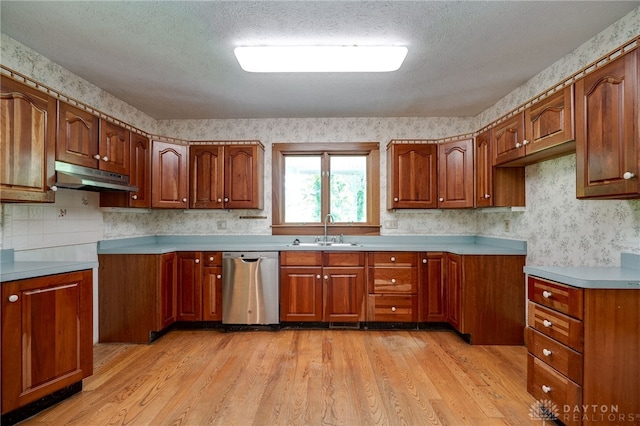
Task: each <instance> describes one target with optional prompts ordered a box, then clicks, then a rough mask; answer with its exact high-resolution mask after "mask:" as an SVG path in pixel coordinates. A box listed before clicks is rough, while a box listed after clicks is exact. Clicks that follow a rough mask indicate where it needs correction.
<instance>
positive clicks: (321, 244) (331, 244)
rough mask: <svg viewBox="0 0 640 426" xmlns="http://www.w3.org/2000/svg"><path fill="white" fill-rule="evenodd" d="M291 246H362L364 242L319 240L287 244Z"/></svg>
mask: <svg viewBox="0 0 640 426" xmlns="http://www.w3.org/2000/svg"><path fill="white" fill-rule="evenodd" d="M287 245H288V246H289V247H360V246H361V245H362V244H358V243H335V242H332V241H327V242H326V243H325V242H324V241H317V242H315V243H297V244H287Z"/></svg>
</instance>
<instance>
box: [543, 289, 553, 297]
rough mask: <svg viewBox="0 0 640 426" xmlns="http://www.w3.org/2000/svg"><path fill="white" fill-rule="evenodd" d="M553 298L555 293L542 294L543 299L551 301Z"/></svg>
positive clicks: (546, 292) (544, 292)
mask: <svg viewBox="0 0 640 426" xmlns="http://www.w3.org/2000/svg"><path fill="white" fill-rule="evenodd" d="M551 296H553V293H551V292H550V291H547V290H545V291H543V292H542V297H544V298H545V299H551Z"/></svg>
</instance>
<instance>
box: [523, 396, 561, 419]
mask: <svg viewBox="0 0 640 426" xmlns="http://www.w3.org/2000/svg"><path fill="white" fill-rule="evenodd" d="M559 417H560V410H559V409H558V406H557V405H556V404H554V403H553V402H552V401H549V400H546V399H542V400H539V401H536V402H534V403H533V404H531V407H529V418H531V420H542V421H545V420H549V421H553V420H556V419H558V418H559Z"/></svg>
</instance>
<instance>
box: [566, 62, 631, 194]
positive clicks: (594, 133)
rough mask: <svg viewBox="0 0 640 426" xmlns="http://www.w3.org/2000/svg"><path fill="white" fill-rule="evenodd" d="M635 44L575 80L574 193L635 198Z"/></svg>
mask: <svg viewBox="0 0 640 426" xmlns="http://www.w3.org/2000/svg"><path fill="white" fill-rule="evenodd" d="M639 62H640V54H639V53H638V49H635V50H633V51H631V52H629V53H627V54H625V55H623V56H621V57H618V58H617V59H615V60H613V61H611V62H610V63H608V64H607V65H604V66H602V67H601V68H599V69H596V70H595V71H593V72H591V73H589V74H587V75H586V76H584V77H583V78H581V79H580V80H578V81H576V83H575V85H576V195H577V198H603V199H607V198H613V199H625V198H640V132H639V131H638V126H639V125H640V124H639V118H638V117H639V112H638V109H639V107H638V98H639V91H640V88H639V86H640V81H639V79H640V76H639V73H640V64H639Z"/></svg>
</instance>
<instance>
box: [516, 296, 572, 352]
mask: <svg viewBox="0 0 640 426" xmlns="http://www.w3.org/2000/svg"><path fill="white" fill-rule="evenodd" d="M528 325H529V327H532V328H535V329H536V330H538V331H539V332H541V333H542V334H545V335H547V336H549V337H551V338H553V339H555V340H557V341H559V342H560V343H564V344H565V345H567V346H569V347H571V348H573V349H575V350H577V351H578V352H582V347H583V338H582V333H583V325H582V321H579V320H577V319H575V318H571V317H570V316H568V315H564V314H561V313H560V312H556V311H554V310H551V309H549V308H545V307H544V306H540V305H538V304H536V303H533V302H531V301H529V319H528Z"/></svg>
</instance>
